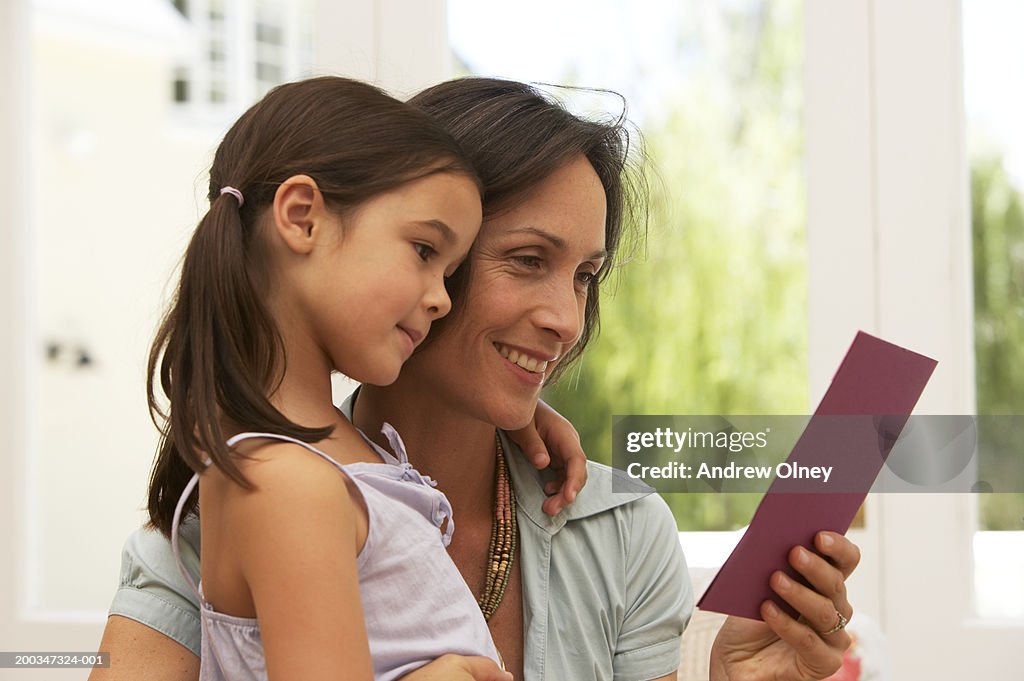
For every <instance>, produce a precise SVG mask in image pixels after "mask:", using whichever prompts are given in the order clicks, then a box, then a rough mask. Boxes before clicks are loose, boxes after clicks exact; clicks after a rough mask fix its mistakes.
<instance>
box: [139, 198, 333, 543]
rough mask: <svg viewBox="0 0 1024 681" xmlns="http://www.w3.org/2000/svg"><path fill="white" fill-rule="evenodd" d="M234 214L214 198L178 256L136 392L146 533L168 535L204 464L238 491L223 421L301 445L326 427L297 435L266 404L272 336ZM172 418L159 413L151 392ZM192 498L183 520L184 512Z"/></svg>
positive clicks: (273, 383) (277, 355) (273, 377)
mask: <svg viewBox="0 0 1024 681" xmlns="http://www.w3.org/2000/svg"><path fill="white" fill-rule="evenodd" d="M240 212H241V207H240V206H239V205H238V202H237V201H236V199H235V198H233V197H232V196H223V195H217V196H216V197H215V198H213V200H212V203H211V206H210V210H209V212H208V213H207V214H206V216H205V217H204V218H203V219H202V221H201V222H200V223H199V226H198V228H197V229H196V231H195V234H194V235H193V237H192V241H191V243H190V244H189V246H188V249H187V250H186V252H185V259H184V262H183V263H182V271H181V281H180V283H179V285H178V290H177V293H176V295H175V300H174V303H173V304H172V306H171V309H170V310H169V311H168V313H167V315H166V316H165V317H164V319H163V322H162V323H161V325H160V329H159V331H158V332H157V334H156V339H155V340H154V341H153V345H152V347H151V348H150V353H149V364H148V372H147V375H148V380H147V383H146V393H147V399H148V401H149V409H150V415H151V416H152V417H153V419H154V422H155V423H157V427H158V428H160V433H161V438H160V445H159V448H158V451H157V458H156V462H155V463H154V465H153V471H152V474H151V477H150V486H149V518H150V524H151V525H152V526H154V527H156V528H157V529H159V530H160V531H161V532H163V533H164V534H167V535H169V534H170V530H171V520H172V518H173V516H174V508H175V506H176V504H177V503H178V498H179V497H180V496H181V493H182V491H183V490H184V489H185V485H186V484H187V483H188V481H189V479H190V478H191V477H192V473H193V472H201V471H202V470H203V469H204V468H206V463H205V462H206V458H207V457H209V459H210V460H211V461H212V462H214V463H215V464H216V465H217V466H218V467H219V468H220V469H221V470H222V471H224V473H225V474H227V475H228V476H229V477H230V478H231V479H232V480H234V481H235V482H237V483H238V484H240V485H242V486H243V487H245V488H246V489H249V488H251V483H249V481H248V480H247V479H246V478H245V476H244V475H242V472H241V471H240V470H239V469H238V466H237V465H236V463H235V462H234V461H233V460H232V457H231V455H230V452H229V450H228V447H227V444H226V441H227V437H226V436H225V433H224V429H223V425H222V424H223V420H224V419H226V420H228V421H229V422H231V423H236V424H242V425H244V427H245V428H246V429H247V430H255V431H260V432H272V433H281V434H284V435H289V436H291V437H294V438H297V439H300V440H303V441H305V442H317V441H319V440H322V439H324V438H325V437H328V436H329V435H330V434H331V431H332V430H333V427H326V428H306V427H303V426H300V425H297V424H295V423H292V422H291V421H289V420H288V419H287V418H285V416H284V415H283V414H281V412H280V411H278V410H277V409H276V408H275V407H274V406H273V405H271V404H270V402H269V400H268V399H267V397H266V396H267V394H268V393H270V392H272V391H273V389H274V388H276V387H277V383H278V382H279V381H280V378H281V376H283V374H284V363H285V358H284V354H283V351H282V342H281V336H280V333H279V332H278V330H277V327H276V326H275V324H274V322H273V319H272V318H271V316H270V314H269V312H268V311H267V308H266V306H265V305H264V304H263V302H262V300H261V296H260V295H258V291H259V288H260V282H258V281H255V280H254V277H253V275H252V270H253V268H252V267H250V266H249V262H248V261H249V260H250V257H251V256H250V255H249V253H250V252H251V248H250V247H249V246H250V244H248V243H247V242H248V238H247V237H246V234H245V232H246V230H245V229H244V226H243V224H242V219H241V215H240ZM158 364H159V367H160V369H159V376H160V388H161V390H162V391H163V394H164V395H166V396H167V397H168V399H169V400H170V403H171V405H173V408H171V409H169V410H168V412H164V411H163V410H162V409H161V407H160V405H159V404H158V402H157V396H156V392H155V390H154V385H153V383H154V380H155V378H156V367H157V365H158ZM197 502H198V497H197V494H196V493H193V494H192V497H191V498H190V499H189V500H188V501H187V503H186V505H185V508H184V513H185V514H187V513H189V512H191V511H193V510H194V509H195V507H196V504H197Z"/></svg>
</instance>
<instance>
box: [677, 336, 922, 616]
mask: <svg viewBox="0 0 1024 681" xmlns="http://www.w3.org/2000/svg"><path fill="white" fill-rule="evenodd" d="M935 365H936V362H935V360H933V359H930V358H928V357H925V356H923V355H919V354H917V353H915V352H911V351H910V350H907V349H905V348H901V347H899V346H898V345H893V344H892V343H887V342H885V341H883V340H880V339H878V338H875V337H874V336H870V335H868V334H866V333H864V332H863V331H860V332H858V333H857V336H856V338H854V339H853V345H851V346H850V349H849V351H848V352H847V353H846V357H845V358H844V359H843V362H842V364H840V365H839V370H838V371H836V375H835V377H834V378H833V379H832V385H831V386H829V389H828V392H826V393H825V397H823V398H822V400H821V404H820V405H818V410H817V411H816V412H815V413H814V416H813V417H811V420H810V422H809V423H808V425H807V428H806V429H805V430H804V432H803V434H802V435H801V436H800V439H799V440H798V441H797V443H796V446H794V448H793V451H792V453H790V455H789V458H788V459H787V461H788V462H790V463H799V465H801V466H832V467H833V470H834V471H835V472H834V474H833V478H832V479H830V481H829V483H828V484H826V485H825V486H824V487H821V488H820V489H822V491H808V490H809V489H812V488H811V487H810V484H811V482H810V481H795V480H792V479H785V480H784V479H779V478H776V479H775V480H774V481H773V482H772V485H771V487H770V488H769V489H768V492H767V493H766V494H765V496H764V498H763V499H762V500H761V504H760V506H758V508H757V511H756V512H755V513H754V518H753V520H752V521H751V523H750V527H748V528H747V531H746V532H745V533H744V535H743V538H742V539H740V542H739V544H737V546H736V548H735V549H734V550H733V552H732V554H731V555H730V556H729V559H728V560H727V561H726V562H725V565H723V566H722V568H721V569H720V570H719V571H718V574H717V575H715V578H714V580H712V582H711V585H710V586H709V587H708V589H707V591H706V592H705V593H704V596H703V597H702V598H701V599H700V602H699V603H698V604H697V605H698V607H700V608H701V609H702V610H713V611H715V612H722V613H726V614H728V615H739V616H740V617H748V618H751V619H758V620H759V619H761V614H760V605H761V603H762V602H764V601H765V600H766V599H769V598H771V599H773V600H774V601H775V602H776V603H777V604H778V605H779V607H781V608H783V609H784V610H785V611H786V612H788V613H789V614H791V615H794V616H795V614H796V613H795V612H794V611H793V609H792V608H791V607H789V605H788V604H787V603H785V601H783V600H782V599H781V598H780V597H779V596H777V595H776V594H775V592H774V591H772V590H771V588H770V587H769V586H768V578H769V577H770V576H771V575H772V573H773V572H775V571H776V570H782V571H784V572H785V573H786V574H788V575H789V576H790V577H792V578H794V579H795V580H797V581H798V582H804V580H803V579H802V578H800V577H799V575H798V573H797V572H796V571H795V570H794V569H793V568H791V567H790V566H789V562H788V561H787V559H786V557H787V555H788V554H789V551H790V550H791V549H792V548H793V547H794V546H797V545H803V546H804V547H806V548H808V549H810V550H811V551H814V550H815V549H814V545H813V541H814V535H815V534H816V533H817V532H818V531H820V530H831V531H833V532H838V533H840V534H843V533H845V532H846V531H847V530H848V529H849V528H850V523H852V522H853V518H854V516H855V515H856V513H857V509H859V508H860V505H861V504H862V503H863V502H864V497H865V496H866V495H867V493H868V490H869V489H870V488H871V485H872V484H873V483H874V481H875V478H876V477H877V476H878V473H879V471H881V468H882V465H884V463H885V457H886V456H888V454H889V450H890V449H892V446H893V444H894V442H895V441H896V438H898V437H899V434H900V432H901V431H902V429H903V426H904V425H905V424H906V421H907V418H908V417H909V416H910V412H911V411H913V409H914V405H915V404H917V400H918V399H919V398H920V397H921V393H922V392H923V391H924V387H925V384H927V383H928V379H929V378H930V377H931V375H932V371H934V369H935ZM852 415H860V416H863V417H864V418H851V417H850V416H852ZM815 484H817V483H815ZM797 490H799V491H797Z"/></svg>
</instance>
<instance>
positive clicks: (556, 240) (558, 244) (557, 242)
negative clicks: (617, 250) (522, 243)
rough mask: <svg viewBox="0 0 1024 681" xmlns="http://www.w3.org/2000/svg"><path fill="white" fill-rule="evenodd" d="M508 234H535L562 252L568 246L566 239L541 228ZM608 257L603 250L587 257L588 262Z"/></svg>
mask: <svg viewBox="0 0 1024 681" xmlns="http://www.w3.org/2000/svg"><path fill="white" fill-rule="evenodd" d="M508 234H533V235H534V236H539V237H540V238H541V239H544V240H545V241H549V242H551V245H552V246H554V247H555V248H558V249H561V250H565V249H566V246H567V244H566V242H565V239H563V238H562V237H560V236H558V235H557V234H553V233H551V232H549V231H547V230H544V229H540V228H539V227H517V228H516V229H512V230H509V231H508ZM607 257H608V251H606V250H605V249H603V248H602V249H601V250H599V251H594V252H593V253H591V254H590V255H589V256H587V260H597V259H605V258H607Z"/></svg>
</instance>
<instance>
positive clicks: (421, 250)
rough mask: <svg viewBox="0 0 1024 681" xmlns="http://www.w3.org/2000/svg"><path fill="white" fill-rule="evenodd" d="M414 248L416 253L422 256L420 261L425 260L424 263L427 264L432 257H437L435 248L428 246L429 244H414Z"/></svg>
mask: <svg viewBox="0 0 1024 681" xmlns="http://www.w3.org/2000/svg"><path fill="white" fill-rule="evenodd" d="M412 247H413V248H415V249H416V253H417V254H418V255H419V256H420V259H421V260H423V261H424V262H426V261H427V260H430V258H431V257H432V256H435V255H437V251H435V250H434V249H433V247H431V246H428V245H427V244H421V243H415V242H414V243H413V245H412Z"/></svg>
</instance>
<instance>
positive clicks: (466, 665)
mask: <svg viewBox="0 0 1024 681" xmlns="http://www.w3.org/2000/svg"><path fill="white" fill-rule="evenodd" d="M402 681H512V673H511V672H506V671H502V670H501V667H499V666H498V665H497V664H495V663H494V660H492V659H490V658H487V657H465V656H462V655H442V656H441V657H439V658H437V659H436V660H434V661H433V662H431V663H430V664H427V665H424V666H422V667H420V668H419V669H417V670H416V671H414V672H412V673H411V674H406V675H405V676H403V677H402Z"/></svg>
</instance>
